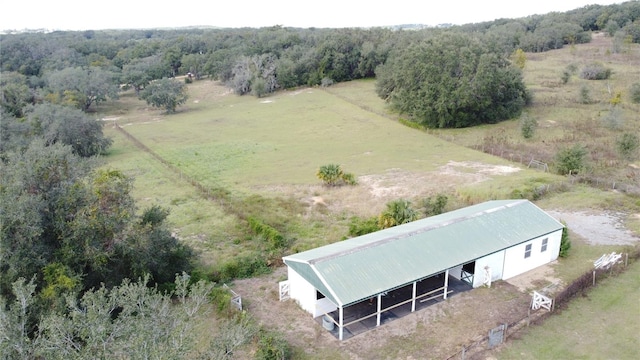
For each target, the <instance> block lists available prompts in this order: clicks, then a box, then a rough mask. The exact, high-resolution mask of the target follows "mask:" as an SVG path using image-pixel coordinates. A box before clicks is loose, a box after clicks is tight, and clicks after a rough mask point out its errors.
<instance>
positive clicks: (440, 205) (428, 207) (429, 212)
mask: <svg viewBox="0 0 640 360" xmlns="http://www.w3.org/2000/svg"><path fill="white" fill-rule="evenodd" d="M448 201H449V198H448V197H447V195H444V194H438V195H437V196H436V198H435V199H433V198H432V197H428V198H426V199H424V200H423V201H422V206H423V207H424V215H425V216H433V215H438V214H442V213H443V212H444V208H445V206H447V202H448Z"/></svg>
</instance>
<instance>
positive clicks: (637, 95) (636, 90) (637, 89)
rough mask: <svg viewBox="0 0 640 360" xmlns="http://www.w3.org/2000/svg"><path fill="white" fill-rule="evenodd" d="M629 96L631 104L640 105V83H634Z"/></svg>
mask: <svg viewBox="0 0 640 360" xmlns="http://www.w3.org/2000/svg"><path fill="white" fill-rule="evenodd" d="M629 96H631V102H632V103H634V104H640V83H634V84H633V85H631V89H629Z"/></svg>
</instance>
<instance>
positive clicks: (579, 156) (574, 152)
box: [555, 144, 587, 175]
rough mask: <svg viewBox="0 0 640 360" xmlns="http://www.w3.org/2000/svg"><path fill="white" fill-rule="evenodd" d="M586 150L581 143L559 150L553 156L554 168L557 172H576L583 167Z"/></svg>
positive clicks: (563, 173) (562, 173) (564, 173)
mask: <svg viewBox="0 0 640 360" xmlns="http://www.w3.org/2000/svg"><path fill="white" fill-rule="evenodd" d="M586 156H587V150H586V149H585V148H584V146H582V145H581V144H575V145H574V146H572V147H570V148H564V149H562V150H560V151H559V152H558V153H557V154H556V156H555V162H556V164H555V165H556V169H557V171H558V173H559V174H561V175H566V174H577V173H578V172H579V171H582V169H584V167H585V157H586Z"/></svg>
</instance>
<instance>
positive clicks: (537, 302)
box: [531, 291, 553, 311]
mask: <svg viewBox="0 0 640 360" xmlns="http://www.w3.org/2000/svg"><path fill="white" fill-rule="evenodd" d="M552 305H553V300H552V299H551V298H548V297H546V296H544V295H542V294H540V293H539V292H537V291H534V292H533V300H532V301H531V310H538V309H540V308H545V309H547V310H549V311H551V306H552Z"/></svg>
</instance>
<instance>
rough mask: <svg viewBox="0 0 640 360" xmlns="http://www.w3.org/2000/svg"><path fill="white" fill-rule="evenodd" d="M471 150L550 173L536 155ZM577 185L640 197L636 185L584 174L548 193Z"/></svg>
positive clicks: (477, 147) (499, 149)
mask: <svg viewBox="0 0 640 360" xmlns="http://www.w3.org/2000/svg"><path fill="white" fill-rule="evenodd" d="M471 148H473V149H475V150H478V151H482V152H484V153H487V154H491V155H494V156H499V157H501V158H504V159H509V160H511V161H513V162H519V163H521V164H523V165H525V166H527V167H536V168H541V167H542V168H543V170H544V171H549V167H548V166H547V164H546V163H544V162H542V161H540V160H538V159H536V157H535V155H533V154H528V155H523V154H516V153H514V152H513V151H511V150H509V149H504V148H502V147H499V146H497V147H493V146H485V145H484V144H481V145H473V146H471ZM576 183H578V184H586V185H589V186H591V187H595V188H598V189H602V190H617V191H621V192H624V193H627V194H629V195H635V196H640V186H639V185H637V184H636V183H632V184H629V183H624V182H622V181H618V180H611V179H603V178H599V177H595V176H590V175H587V174H584V175H571V174H570V175H569V176H568V177H567V181H564V182H560V183H556V184H551V186H548V187H547V191H549V190H556V189H561V188H563V187H566V186H567V185H574V184H576Z"/></svg>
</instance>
